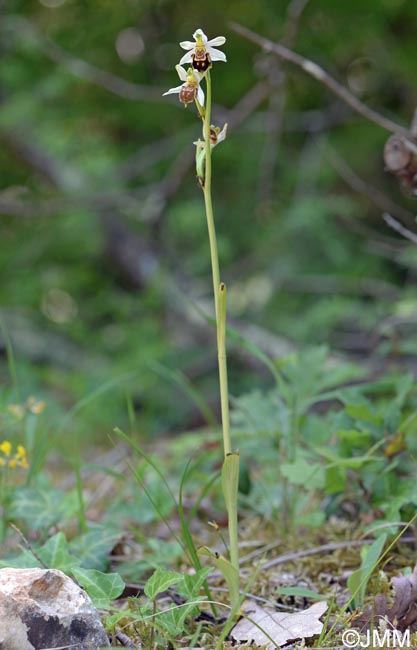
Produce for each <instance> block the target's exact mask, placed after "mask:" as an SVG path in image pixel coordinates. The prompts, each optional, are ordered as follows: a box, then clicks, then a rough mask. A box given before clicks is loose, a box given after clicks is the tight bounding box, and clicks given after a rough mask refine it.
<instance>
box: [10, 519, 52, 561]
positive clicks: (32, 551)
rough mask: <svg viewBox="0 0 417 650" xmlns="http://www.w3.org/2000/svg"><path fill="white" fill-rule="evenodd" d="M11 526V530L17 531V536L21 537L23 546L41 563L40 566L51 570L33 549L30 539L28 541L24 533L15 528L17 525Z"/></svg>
mask: <svg viewBox="0 0 417 650" xmlns="http://www.w3.org/2000/svg"><path fill="white" fill-rule="evenodd" d="M9 526H10V528H13V530H14V531H15V533H17V534H18V535H19V537H20V539H21V540H22V542H23V544H24V545H25V546H26V548H27V549H28V551H30V552H31V553H32V555H33V557H34V558H35V559H36V560H37V561H38V562H39V564H40V565H41V566H43V568H44V569H49V566H48V565H47V564H45V562H44V561H43V560H42V558H41V557H39V555H38V554H37V552H36V551H35V550H34V549H33V548H32V545H31V543H30V542H29V540H28V539H26V537H25V536H24V534H23V533H22V531H21V530H20V529H19V528H18V527H17V526H15V525H14V524H12V523H9Z"/></svg>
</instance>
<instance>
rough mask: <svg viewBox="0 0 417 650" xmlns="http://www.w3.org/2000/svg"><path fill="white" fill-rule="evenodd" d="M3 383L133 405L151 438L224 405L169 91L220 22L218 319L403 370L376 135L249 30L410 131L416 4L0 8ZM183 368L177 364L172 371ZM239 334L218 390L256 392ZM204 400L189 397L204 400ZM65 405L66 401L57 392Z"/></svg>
mask: <svg viewBox="0 0 417 650" xmlns="http://www.w3.org/2000/svg"><path fill="white" fill-rule="evenodd" d="M0 7H1V15H0V47H1V68H0V144H1V146H0V178H1V186H0V187H1V190H0V218H1V245H0V293H1V299H0V317H1V323H2V334H1V351H2V357H1V366H0V371H1V382H2V390H3V391H4V393H5V394H7V393H8V391H10V386H11V383H12V382H11V378H10V374H13V373H10V362H8V360H7V341H8V339H10V340H11V344H12V348H13V351H14V356H15V361H16V373H17V380H18V385H19V391H20V394H21V395H23V396H27V395H28V394H31V393H33V394H36V395H37V396H39V397H42V398H45V399H46V400H47V401H48V403H49V404H51V403H52V404H56V405H59V408H61V409H64V410H65V409H69V408H71V407H73V405H74V404H76V403H77V402H78V401H79V400H82V399H86V397H87V396H89V395H97V398H96V399H95V400H91V401H88V402H87V403H86V406H85V409H84V417H83V418H82V420H80V422H79V424H78V425H77V426H79V428H80V431H81V432H82V433H83V432H85V433H88V434H93V433H94V434H96V435H97V436H101V435H104V433H105V432H108V431H109V430H111V428H112V427H113V426H114V425H115V424H119V425H122V424H123V423H124V421H125V420H127V418H128V411H129V408H128V405H130V407H131V410H135V412H136V414H137V418H138V423H139V428H140V429H141V431H142V432H143V434H144V435H154V434H157V433H166V432H175V431H179V430H185V429H189V428H192V427H197V426H200V425H201V424H203V423H204V418H203V417H202V415H201V413H200V411H199V409H198V408H197V407H196V404H195V400H194V401H193V399H192V394H191V393H190V388H189V386H188V388H187V389H186V390H184V386H181V384H182V385H183V384H184V382H190V385H192V387H193V389H195V391H197V393H196V394H197V395H204V399H206V400H207V402H208V403H209V405H210V406H211V407H212V408H213V409H214V410H215V411H216V410H217V409H218V404H217V369H216V354H215V346H214V343H215V337H214V331H213V328H212V326H211V324H210V321H209V320H207V318H204V317H202V316H201V310H203V312H204V313H206V314H208V315H209V314H210V313H211V275H210V259H209V250H208V241H207V233H206V223H205V216H204V210H203V202H202V195H201V191H200V190H199V188H198V186H197V183H196V179H195V169H193V157H194V146H193V141H194V140H196V139H197V138H198V137H199V135H200V124H199V121H198V119H197V117H196V111H195V109H194V107H192V106H191V107H189V108H188V109H187V110H185V109H184V107H183V106H182V105H181V104H179V102H178V101H177V98H176V96H172V97H162V93H163V92H164V91H165V90H167V89H168V88H170V87H172V86H176V85H178V83H179V81H178V78H177V75H176V72H175V70H174V66H175V64H176V63H177V62H178V60H179V58H180V57H181V55H182V53H183V51H182V50H181V49H180V48H179V46H178V42H179V41H181V40H188V39H191V37H192V33H193V32H194V30H195V29H196V28H197V27H201V28H203V29H204V31H205V32H206V34H207V35H208V36H209V38H212V37H214V36H218V35H224V36H226V38H227V42H226V45H225V46H224V48H223V49H224V51H225V52H226V54H227V57H228V63H227V64H223V63H218V64H216V66H215V68H214V70H213V94H214V97H213V99H214V104H215V106H214V111H213V121H214V123H215V124H218V125H219V126H222V125H223V124H224V123H225V122H228V123H229V134H228V138H227V140H226V142H225V143H223V144H222V145H221V146H220V147H218V148H217V149H216V151H215V155H214V187H213V193H214V203H215V216H216V222H217V231H218V238H219V251H220V259H221V268H222V278H223V280H224V281H225V282H226V283H227V285H228V288H229V315H230V320H231V323H232V325H233V326H234V327H235V328H236V329H237V330H239V331H240V332H241V334H242V336H244V337H245V338H246V339H247V340H248V341H251V342H253V343H255V344H256V345H257V346H259V347H260V349H262V350H264V351H265V353H267V354H268V355H270V356H271V357H272V358H276V357H279V356H280V355H281V354H286V353H288V352H289V351H291V350H293V349H303V348H304V347H306V346H311V345H316V344H322V343H325V344H327V345H328V346H329V348H330V350H331V353H332V354H334V355H340V356H342V357H345V358H347V359H350V360H354V361H357V362H359V363H361V364H364V365H365V366H366V368H367V369H369V370H370V372H371V374H372V373H381V372H383V371H384V370H385V368H386V367H388V366H390V367H391V366H392V365H395V366H397V367H400V368H402V367H407V368H410V367H411V368H412V369H414V365H415V360H416V354H417V344H416V336H415V335H416V330H417V321H416V313H417V291H416V287H415V278H416V270H417V251H416V249H415V246H414V245H413V244H411V243H410V242H407V240H405V239H403V238H401V237H400V236H399V235H397V234H396V233H395V232H393V231H392V230H389V229H388V228H387V226H386V225H385V223H384V221H383V218H382V213H383V212H384V211H388V212H390V213H391V214H393V215H394V216H397V217H398V218H400V219H401V221H402V222H403V223H405V224H406V225H407V226H408V227H409V228H411V229H413V227H414V211H417V210H416V205H415V200H414V199H413V197H411V196H410V195H409V194H407V192H405V191H404V190H403V189H402V188H401V187H400V186H399V184H398V182H397V180H396V179H395V178H393V177H391V176H389V175H388V174H386V172H385V171H384V166H383V159H382V152H383V147H384V143H385V141H386V139H387V137H388V135H389V134H387V133H386V132H384V131H383V130H382V129H381V128H379V127H377V126H375V125H374V124H371V123H368V122H366V121H365V120H364V119H363V118H361V117H360V116H358V115H355V114H354V113H352V111H351V110H349V109H348V108H347V107H346V106H345V105H344V104H343V103H342V102H341V101H340V100H338V99H337V98H336V97H334V96H332V95H331V94H330V93H329V92H328V91H327V90H326V89H325V88H324V87H322V86H321V85H320V84H318V83H317V82H315V81H314V80H312V79H311V78H309V77H308V76H307V75H305V74H304V73H302V71H300V70H299V69H296V68H294V67H291V66H287V65H282V63H281V62H280V61H279V60H278V59H276V58H275V57H274V56H271V55H270V54H266V53H262V52H261V51H260V50H259V48H258V47H256V46H255V45H253V44H251V43H249V42H247V41H245V40H244V39H242V38H241V37H240V36H238V35H237V34H236V33H234V32H233V31H232V29H231V27H230V21H232V20H234V21H238V22H241V23H242V24H243V25H245V26H247V27H250V28H251V29H253V30H255V31H257V32H258V33H260V34H262V35H264V36H266V37H268V38H270V39H272V40H275V41H279V40H281V39H284V40H285V41H286V42H287V43H289V44H290V45H291V46H292V47H293V48H294V49H295V50H296V51H298V52H299V53H301V54H303V55H304V56H306V57H308V58H310V59H312V60H313V61H315V62H317V63H319V64H320V65H322V66H323V67H324V68H325V69H326V70H327V71H328V72H329V73H330V74H332V75H333V76H334V77H335V78H337V79H338V80H339V81H340V82H341V83H343V84H344V85H345V86H346V87H347V88H349V90H350V91H351V92H352V93H354V94H355V95H357V96H358V97H359V98H360V99H361V100H362V101H364V102H365V103H367V104H368V105H369V106H372V107H373V108H374V109H376V110H378V111H380V112H381V113H383V114H384V115H386V116H388V117H391V119H393V120H395V121H397V122H398V123H400V124H402V125H405V126H407V125H409V124H410V122H411V119H412V115H413V112H414V109H415V108H416V106H417V90H416V89H417V68H416V65H415V25H416V21H417V4H416V3H415V2H412V1H411V0H409V1H406V0H367V2H365V3H364V2H359V1H358V0H351V2H334V0H310V2H307V1H305V0H304V1H301V0H292V1H290V2H288V0H285V1H284V0H282V1H281V0H275V1H274V0H258V1H257V2H248V1H245V0H239V1H229V2H226V1H225V0H213V1H212V2H210V3H196V2H189V1H188V0H184V1H183V2H181V3H178V2H173V1H171V0H160V1H156V0H148V1H146V0H140V1H139V0H125V1H121V0H95V1H92V0H24V1H18V0H4V1H3V2H1V3H0ZM178 372H180V373H182V374H181V375H179V374H178ZM268 383H269V376H268V373H267V372H266V371H265V370H264V369H263V367H262V366H261V365H260V364H259V362H258V361H257V360H256V359H255V358H254V357H253V356H251V355H250V354H248V353H247V352H245V351H244V350H243V349H242V346H239V345H237V344H231V348H230V391H231V393H232V395H235V396H237V395H239V394H241V393H242V392H244V391H245V390H247V389H248V388H254V387H257V386H259V387H262V386H267V385H268ZM196 399H197V401H198V397H197V398H196ZM54 408H58V406H56V407H54Z"/></svg>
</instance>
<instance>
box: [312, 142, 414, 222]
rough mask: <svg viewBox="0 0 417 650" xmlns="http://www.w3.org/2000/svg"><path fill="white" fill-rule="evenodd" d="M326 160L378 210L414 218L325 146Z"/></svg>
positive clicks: (402, 217)
mask: <svg viewBox="0 0 417 650" xmlns="http://www.w3.org/2000/svg"><path fill="white" fill-rule="evenodd" d="M324 154H325V156H326V158H328V160H329V161H330V163H331V164H332V166H333V168H334V169H335V170H336V171H337V173H338V174H339V176H340V177H341V178H343V180H344V181H345V182H346V183H347V184H348V185H349V186H350V187H351V188H352V189H353V190H355V192H359V193H360V194H364V195H365V196H367V197H368V198H369V199H370V200H371V201H372V202H373V203H374V204H375V205H376V206H378V208H380V209H381V210H390V212H395V213H396V214H398V215H399V216H401V219H413V218H414V216H413V214H412V213H411V212H409V211H408V210H406V209H405V208H402V207H401V206H400V205H397V204H396V203H394V202H393V201H391V199H390V198H389V197H388V196H386V195H385V194H383V192H381V191H380V190H378V189H377V188H376V187H373V186H372V185H370V184H369V183H367V182H366V181H364V180H363V178H361V177H360V176H358V174H356V172H354V171H353V169H352V168H351V167H349V165H347V164H346V162H345V160H344V159H343V158H342V157H341V156H339V154H338V153H337V152H336V151H335V150H334V149H333V148H332V147H330V145H326V147H325V149H324Z"/></svg>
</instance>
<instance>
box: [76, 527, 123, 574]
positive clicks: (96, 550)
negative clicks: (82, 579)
mask: <svg viewBox="0 0 417 650" xmlns="http://www.w3.org/2000/svg"><path fill="white" fill-rule="evenodd" d="M119 539H120V532H117V531H115V530H114V529H110V530H107V529H106V528H104V527H103V528H102V527H100V528H98V529H97V530H91V531H89V532H88V533H84V535H80V536H79V537H76V538H75V539H73V540H72V541H71V542H70V543H69V545H68V546H69V550H70V552H71V553H72V554H73V555H74V556H75V557H76V558H77V560H78V563H79V564H80V565H81V566H82V567H83V568H84V569H96V570H97V571H106V569H107V567H108V564H109V553H110V551H111V550H112V548H113V547H114V545H115V544H116V543H117V541H118V540H119Z"/></svg>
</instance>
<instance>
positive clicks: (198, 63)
mask: <svg viewBox="0 0 417 650" xmlns="http://www.w3.org/2000/svg"><path fill="white" fill-rule="evenodd" d="M191 58H192V60H193V68H194V69H195V70H198V71H199V72H205V71H206V70H208V69H209V68H210V66H211V59H210V54H209V53H208V52H206V51H205V50H204V52H202V53H200V54H199V53H198V51H197V49H196V53H195V54H193V55H192V57H191Z"/></svg>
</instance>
